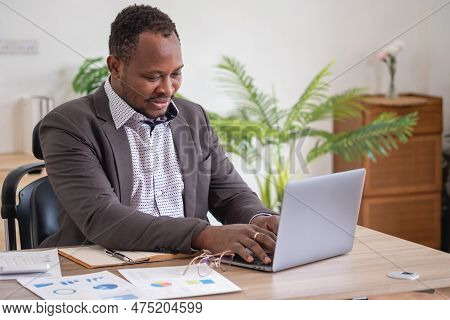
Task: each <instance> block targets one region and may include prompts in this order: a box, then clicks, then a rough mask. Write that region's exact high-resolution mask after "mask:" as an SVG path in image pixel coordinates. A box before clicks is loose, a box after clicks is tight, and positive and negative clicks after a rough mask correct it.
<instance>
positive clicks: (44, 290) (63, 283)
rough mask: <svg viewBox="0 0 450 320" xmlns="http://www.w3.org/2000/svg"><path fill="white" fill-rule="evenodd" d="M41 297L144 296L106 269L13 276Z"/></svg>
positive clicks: (69, 298) (56, 298)
mask: <svg viewBox="0 0 450 320" xmlns="http://www.w3.org/2000/svg"><path fill="white" fill-rule="evenodd" d="M17 281H19V283H20V284H21V285H22V286H24V287H25V288H27V289H28V290H30V291H32V292H34V293H35V294H37V295H38V296H40V297H41V298H43V299H45V300H87V299H96V300H136V299H148V298H147V296H146V295H145V293H144V292H143V291H141V290H140V289H138V288H137V287H135V286H134V285H132V284H130V283H129V282H127V281H125V280H123V279H121V278H120V277H118V276H116V275H114V274H112V273H111V272H108V271H102V272H96V273H90V274H84V275H79V276H70V277H63V278H59V279H54V278H39V279H33V280H31V281H30V279H28V278H20V279H17Z"/></svg>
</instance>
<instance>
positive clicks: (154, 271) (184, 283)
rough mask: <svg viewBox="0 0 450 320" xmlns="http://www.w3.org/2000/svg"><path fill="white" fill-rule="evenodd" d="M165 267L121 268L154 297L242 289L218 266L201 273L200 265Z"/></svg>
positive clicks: (171, 297) (133, 281)
mask: <svg viewBox="0 0 450 320" xmlns="http://www.w3.org/2000/svg"><path fill="white" fill-rule="evenodd" d="M185 268H186V266H178V267H165V268H136V269H119V272H120V273H121V274H122V275H123V276H124V277H125V278H126V279H127V280H128V281H130V282H131V283H133V284H135V285H136V286H138V287H139V288H140V289H142V290H143V291H145V293H146V294H147V295H148V296H149V297H150V299H174V298H185V297H195V296H203V295H210V294H219V293H228V292H236V291H241V288H239V287H238V286H237V285H235V284H234V283H233V282H231V281H230V280H228V279H227V278H225V277H224V276H222V275H220V274H219V273H218V272H216V271H215V270H211V273H210V274H209V275H207V276H204V277H203V276H200V275H199V274H198V270H197V266H191V267H190V268H189V269H188V272H187V273H186V275H184V276H183V275H182V273H183V271H184V270H185Z"/></svg>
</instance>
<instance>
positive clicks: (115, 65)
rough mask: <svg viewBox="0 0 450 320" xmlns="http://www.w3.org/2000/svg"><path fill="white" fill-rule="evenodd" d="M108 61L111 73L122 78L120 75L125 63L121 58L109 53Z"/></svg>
mask: <svg viewBox="0 0 450 320" xmlns="http://www.w3.org/2000/svg"><path fill="white" fill-rule="evenodd" d="M106 63H107V65H108V70H109V73H111V76H112V77H113V78H116V79H120V75H121V74H122V68H123V63H122V61H120V59H119V58H117V57H116V56H113V55H109V56H108V58H106Z"/></svg>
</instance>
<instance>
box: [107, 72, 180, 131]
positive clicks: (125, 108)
mask: <svg viewBox="0 0 450 320" xmlns="http://www.w3.org/2000/svg"><path fill="white" fill-rule="evenodd" d="M104 88H105V92H106V95H107V96H108V100H109V109H110V111H111V115H112V118H113V121H114V125H115V126H116V129H119V128H120V127H122V126H123V125H124V124H125V123H126V122H127V121H128V120H130V119H131V118H134V120H136V121H144V122H152V123H155V124H160V123H163V124H164V125H165V126H167V125H169V122H170V121H171V120H173V119H174V118H175V117H176V116H177V115H178V113H179V110H178V108H177V106H176V105H175V103H174V102H173V100H171V101H170V103H169V106H168V108H167V111H166V113H165V115H164V116H161V117H158V118H156V119H150V118H147V117H146V116H144V115H143V114H140V113H139V112H137V111H136V110H134V109H133V108H132V107H131V106H130V105H129V104H128V103H126V102H125V100H123V99H122V98H121V97H120V96H119V95H118V94H117V93H116V92H115V91H114V89H113V88H112V86H111V83H110V77H108V79H107V80H106V81H105V85H104Z"/></svg>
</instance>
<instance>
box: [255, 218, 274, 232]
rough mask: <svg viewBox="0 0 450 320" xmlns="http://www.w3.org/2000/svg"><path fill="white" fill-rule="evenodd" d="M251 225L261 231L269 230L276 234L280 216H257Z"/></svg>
mask: <svg viewBox="0 0 450 320" xmlns="http://www.w3.org/2000/svg"><path fill="white" fill-rule="evenodd" d="M252 224H254V225H255V226H258V227H260V228H262V229H265V230H269V231H270V232H272V233H274V234H278V225H279V224H280V216H277V215H270V216H263V215H261V216H257V217H255V218H253V220H252Z"/></svg>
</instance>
